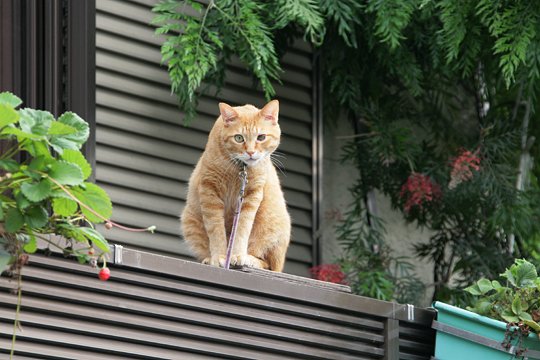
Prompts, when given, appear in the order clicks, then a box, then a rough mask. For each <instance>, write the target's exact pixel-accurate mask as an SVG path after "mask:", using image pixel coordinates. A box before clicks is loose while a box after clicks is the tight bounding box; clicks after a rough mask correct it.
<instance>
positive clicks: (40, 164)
mask: <svg viewBox="0 0 540 360" xmlns="http://www.w3.org/2000/svg"><path fill="white" fill-rule="evenodd" d="M49 163H50V161H48V159H47V158H46V157H45V156H38V157H36V158H34V159H32V161H31V162H30V164H29V165H28V169H29V170H32V171H40V172H46V171H47V170H48V168H47V165H48V164H49Z"/></svg>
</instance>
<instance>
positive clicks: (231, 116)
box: [219, 103, 238, 127]
mask: <svg viewBox="0 0 540 360" xmlns="http://www.w3.org/2000/svg"><path fill="white" fill-rule="evenodd" d="M219 112H220V113H221V117H222V118H223V122H224V123H225V126H226V127H227V126H229V125H231V123H232V122H233V121H234V120H236V118H238V113H237V112H236V110H234V109H233V107H232V106H230V105H227V104H225V103H219Z"/></svg>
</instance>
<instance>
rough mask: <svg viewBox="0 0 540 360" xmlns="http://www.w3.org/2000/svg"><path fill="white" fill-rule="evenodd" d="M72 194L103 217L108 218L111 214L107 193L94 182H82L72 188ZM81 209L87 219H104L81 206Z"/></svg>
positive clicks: (95, 221)
mask: <svg viewBox="0 0 540 360" xmlns="http://www.w3.org/2000/svg"><path fill="white" fill-rule="evenodd" d="M73 195H75V197H77V199H79V201H81V202H82V203H83V204H85V205H87V206H88V207H90V208H91V209H92V210H93V211H95V212H96V213H98V214H99V215H101V216H102V217H103V218H105V219H108V218H110V217H111V215H112V203H111V199H110V198H109V195H107V193H106V192H105V190H103V189H102V188H100V187H99V186H97V185H96V184H92V183H88V182H85V183H84V188H83V187H78V188H74V189H73ZM81 211H82V212H83V214H84V216H86V217H87V219H88V220H90V221H91V222H94V223H101V222H103V221H104V220H103V219H101V218H100V217H98V216H96V215H94V214H93V213H92V212H91V211H89V210H88V209H86V208H85V207H84V206H81Z"/></svg>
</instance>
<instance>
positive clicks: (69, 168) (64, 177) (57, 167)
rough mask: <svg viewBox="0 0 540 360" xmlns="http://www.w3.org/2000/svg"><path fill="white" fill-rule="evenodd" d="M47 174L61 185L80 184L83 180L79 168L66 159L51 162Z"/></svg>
mask: <svg viewBox="0 0 540 360" xmlns="http://www.w3.org/2000/svg"><path fill="white" fill-rule="evenodd" d="M49 176H50V177H51V178H53V179H54V180H56V181H58V182H59V183H60V184H62V185H80V184H82V182H83V181H84V179H83V173H82V170H81V168H80V167H78V166H77V165H75V164H72V163H69V162H67V161H57V162H55V163H54V164H52V165H51V170H50V171H49Z"/></svg>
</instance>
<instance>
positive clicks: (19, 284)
mask: <svg viewBox="0 0 540 360" xmlns="http://www.w3.org/2000/svg"><path fill="white" fill-rule="evenodd" d="M17 267H18V269H17V271H18V275H17V309H16V310H15V321H14V322H13V335H12V337H11V352H10V354H9V359H10V360H12V359H13V355H14V354H15V341H16V339H17V327H19V314H20V312H21V303H22V266H21V265H17Z"/></svg>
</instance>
